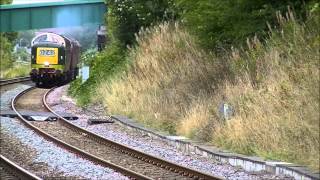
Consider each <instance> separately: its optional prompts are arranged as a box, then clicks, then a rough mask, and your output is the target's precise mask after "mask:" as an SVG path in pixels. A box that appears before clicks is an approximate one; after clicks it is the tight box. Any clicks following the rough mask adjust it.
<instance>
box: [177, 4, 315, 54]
mask: <svg viewBox="0 0 320 180" xmlns="http://www.w3.org/2000/svg"><path fill="white" fill-rule="evenodd" d="M310 2H311V1H310ZM307 3H309V1H307ZM176 4H177V6H178V8H179V9H180V12H181V16H182V21H183V22H184V24H185V25H186V26H187V27H188V29H189V30H190V31H191V32H193V34H195V35H197V36H198V38H199V40H200V42H201V44H202V45H203V46H204V47H206V48H209V49H215V48H217V47H225V46H226V45H227V46H228V45H229V46H230V45H237V44H241V43H242V42H244V41H245V39H246V38H247V37H249V36H253V35H260V36H263V35H264V30H266V28H267V24H266V23H267V22H268V23H270V24H271V25H272V24H273V23H274V22H275V21H276V20H277V19H276V12H277V11H280V12H282V13H284V12H286V11H287V10H288V6H290V7H291V8H293V9H294V11H295V12H296V13H297V14H298V15H301V14H303V13H304V10H305V7H306V6H305V5H306V2H305V1H303V0H282V1H279V0H254V1H252V0H236V1H235V0H198V1H192V0H176Z"/></svg>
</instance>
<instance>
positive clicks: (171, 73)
mask: <svg viewBox="0 0 320 180" xmlns="http://www.w3.org/2000/svg"><path fill="white" fill-rule="evenodd" d="M137 42H138V45H137V46H136V47H135V48H132V49H131V50H130V54H129V57H128V58H129V59H130V61H131V62H132V64H131V65H130V68H129V69H130V70H129V71H128V72H126V73H123V74H122V76H120V77H119V78H116V79H114V80H112V82H110V83H103V84H102V85H101V87H100V88H99V90H98V91H99V93H100V94H101V95H102V96H103V97H104V102H105V103H106V104H107V105H108V108H109V110H110V111H111V112H113V113H119V114H126V115H129V116H133V117H135V118H136V119H137V120H139V121H141V122H143V123H145V124H147V125H149V126H151V127H155V128H161V129H162V130H166V131H169V132H170V133H175V131H176V129H175V128H176V126H177V124H179V123H180V122H179V121H180V119H181V118H182V117H183V116H184V114H186V113H187V112H188V111H189V109H190V108H192V107H193V104H194V102H196V101H198V100H200V99H205V98H206V97H208V94H212V93H213V92H214V89H216V88H215V85H216V84H217V83H218V80H219V78H218V77H219V76H222V74H220V73H219V72H220V71H221V70H222V69H223V67H221V66H220V65H219V64H217V63H215V62H214V61H212V59H211V56H210V55H208V54H206V53H204V52H203V51H202V50H201V49H200V48H199V47H197V46H196V45H195V43H194V39H193V37H191V36H190V35H189V34H188V33H187V32H186V31H184V30H182V29H181V28H180V27H179V25H178V24H174V25H172V24H169V23H165V24H162V25H160V26H158V27H154V28H152V29H147V30H142V31H141V32H140V33H139V35H138V36H137Z"/></svg>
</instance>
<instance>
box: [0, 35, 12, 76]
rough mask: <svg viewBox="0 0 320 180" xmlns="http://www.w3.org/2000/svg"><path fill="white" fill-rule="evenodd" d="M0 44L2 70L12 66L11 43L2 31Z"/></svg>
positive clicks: (0, 68) (0, 67) (0, 65)
mask: <svg viewBox="0 0 320 180" xmlns="http://www.w3.org/2000/svg"><path fill="white" fill-rule="evenodd" d="M0 45H1V47H0V70H4V69H7V68H9V67H10V66H12V61H11V59H12V58H11V56H12V54H11V50H12V44H11V43H10V42H9V40H8V38H7V37H5V36H4V35H3V34H2V33H0Z"/></svg>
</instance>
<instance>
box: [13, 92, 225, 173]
mask: <svg viewBox="0 0 320 180" xmlns="http://www.w3.org/2000/svg"><path fill="white" fill-rule="evenodd" d="M37 90H38V93H34V94H38V95H39V96H38V99H40V98H41V99H42V100H41V101H40V100H38V101H39V104H38V105H36V106H33V108H36V109H38V110H39V109H41V110H42V111H44V110H47V111H48V112H51V113H53V114H55V115H56V116H57V117H58V120H57V121H55V122H29V121H27V120H25V119H24V118H23V117H22V115H21V114H20V113H19V109H21V107H18V108H16V104H17V101H19V99H21V98H22V99H23V97H24V96H28V94H30V93H31V92H32V91H37ZM52 90H53V89H51V90H49V91H45V90H39V89H35V88H31V89H28V90H26V91H24V92H22V93H21V94H19V95H17V96H16V97H15V98H14V99H13V100H12V109H13V110H14V111H15V112H16V113H17V114H18V116H19V117H20V119H21V120H22V122H23V123H24V124H26V125H27V126H28V127H30V128H31V129H33V130H34V131H36V132H37V133H38V134H40V135H41V136H44V137H45V138H46V139H48V140H49V141H54V142H55V143H57V144H59V145H60V146H63V147H64V148H66V149H68V150H69V151H72V152H74V153H76V154H78V155H80V156H82V157H83V158H85V159H89V160H91V161H93V162H95V163H98V164H101V165H103V166H106V167H109V168H112V169H114V170H115V171H118V172H120V173H122V174H124V175H126V176H128V177H130V178H132V179H222V178H221V177H215V176H213V175H210V174H207V173H203V172H199V171H196V170H193V169H190V168H187V167H184V166H180V165H178V164H175V163H172V162H169V161H166V160H164V159H160V158H158V157H155V156H151V155H148V154H145V153H143V152H140V151H137V150H134V149H132V148H130V147H127V146H124V145H121V144H119V143H116V142H113V141H110V140H108V139H105V138H103V137H101V136H99V135H97V134H95V133H92V132H89V131H87V130H85V129H83V128H80V127H78V126H75V125H73V124H72V123H70V122H68V120H66V119H64V118H63V117H61V116H60V115H59V114H57V113H55V112H54V111H53V110H52V109H51V108H50V107H49V105H48V104H47V103H46V97H47V95H48V94H49V93H50V92H51V91H52ZM23 109H25V107H23Z"/></svg>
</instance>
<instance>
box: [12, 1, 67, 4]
mask: <svg viewBox="0 0 320 180" xmlns="http://www.w3.org/2000/svg"><path fill="white" fill-rule="evenodd" d="M59 1H64V0H13V2H12V4H31V3H41V2H59Z"/></svg>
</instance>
